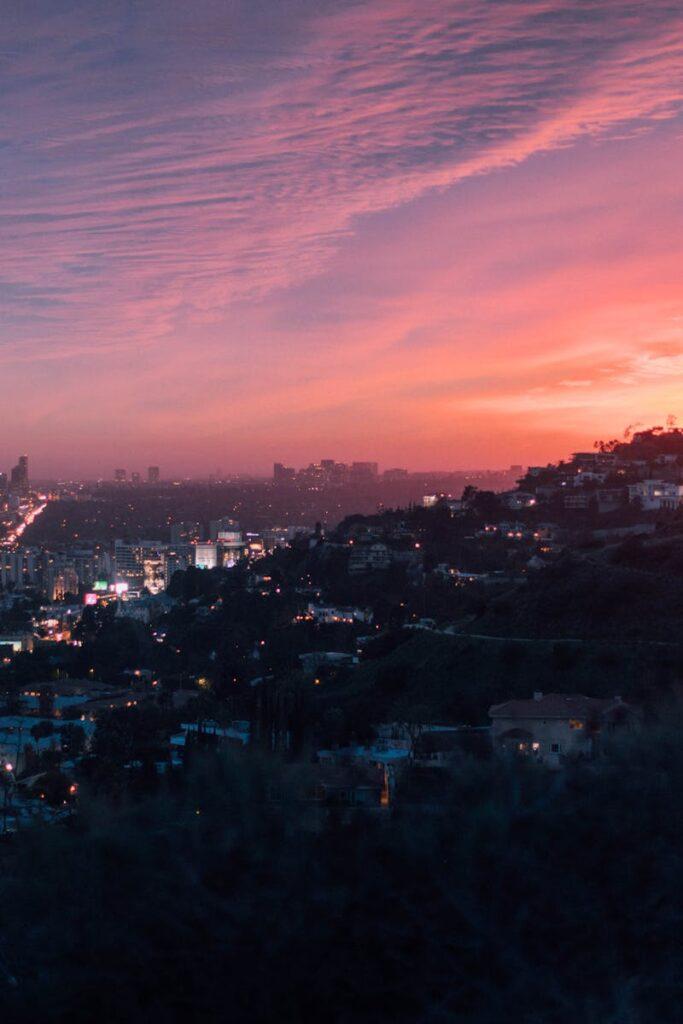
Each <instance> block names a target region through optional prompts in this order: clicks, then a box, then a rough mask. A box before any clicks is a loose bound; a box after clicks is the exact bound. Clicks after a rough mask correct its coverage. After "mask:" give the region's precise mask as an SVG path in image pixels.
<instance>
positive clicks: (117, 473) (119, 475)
mask: <svg viewBox="0 0 683 1024" xmlns="http://www.w3.org/2000/svg"><path fill="white" fill-rule="evenodd" d="M127 477H128V473H127V472H126V470H125V469H115V470H114V480H115V481H116V483H117V484H125V482H126V479H127Z"/></svg>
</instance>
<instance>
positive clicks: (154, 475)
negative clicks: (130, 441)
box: [147, 466, 159, 484]
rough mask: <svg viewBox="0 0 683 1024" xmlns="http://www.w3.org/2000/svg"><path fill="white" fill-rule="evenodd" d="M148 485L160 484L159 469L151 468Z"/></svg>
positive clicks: (156, 467) (149, 469)
mask: <svg viewBox="0 0 683 1024" xmlns="http://www.w3.org/2000/svg"><path fill="white" fill-rule="evenodd" d="M147 483H148V484H158V483H159V467H158V466H150V467H149V468H148V470H147Z"/></svg>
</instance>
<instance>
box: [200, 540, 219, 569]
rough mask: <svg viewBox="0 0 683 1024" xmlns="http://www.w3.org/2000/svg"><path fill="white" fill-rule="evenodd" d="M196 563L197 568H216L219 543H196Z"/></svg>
mask: <svg viewBox="0 0 683 1024" xmlns="http://www.w3.org/2000/svg"><path fill="white" fill-rule="evenodd" d="M194 564H195V566H196V567H197V569H215V568H216V566H217V565H218V545H217V544H213V543H211V542H208V543H206V542H205V543H203V544H195V548H194Z"/></svg>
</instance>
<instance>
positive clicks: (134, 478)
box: [130, 473, 140, 487]
mask: <svg viewBox="0 0 683 1024" xmlns="http://www.w3.org/2000/svg"><path fill="white" fill-rule="evenodd" d="M130 482H131V483H132V485H133V487H139V486H140V474H139V473H131V474H130Z"/></svg>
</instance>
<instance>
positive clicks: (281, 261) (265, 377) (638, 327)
mask: <svg viewBox="0 0 683 1024" xmlns="http://www.w3.org/2000/svg"><path fill="white" fill-rule="evenodd" d="M682 66H683V6H682V5H681V3H680V0H676V2H672V3H667V2H663V0H648V2H643V0H639V2H638V3H628V2H624V0H611V2H610V0H571V2H570V0H538V2H533V0H519V2H517V0H440V2H433V0H387V2H385V0H361V2H350V0H243V2H242V0H220V2H219V0H192V2H187V0H182V2H176V0H163V2H152V0H145V2H139V3H136V2H133V0H130V2H123V0H88V2H85V3H83V2H76V0H73V2H71V0H4V2H3V4H2V21H1V22H0V368H1V374H2V385H3V386H2V395H3V402H2V420H1V426H0V469H6V468H7V466H8V465H9V464H11V463H12V462H13V461H14V460H15V458H16V455H17V454H18V453H19V452H20V451H21V452H24V451H25V452H27V453H28V454H29V456H30V458H31V464H32V471H33V472H34V473H35V474H36V475H52V474H58V473H64V474H65V473H70V474H104V475H107V476H109V475H111V472H112V468H113V467H114V466H118V465H121V466H126V467H128V468H129V469H144V467H146V466H147V465H148V463H150V462H152V463H159V464H160V465H161V466H162V472H163V473H164V474H165V475H170V474H171V473H174V474H175V473H178V474H180V473H197V474H200V473H206V472H209V471H213V470H215V469H216V468H217V467H220V468H222V469H223V470H225V471H226V472H227V471H229V470H230V471H265V470H267V469H268V468H269V467H270V466H271V464H272V462H273V460H275V459H277V460H279V461H284V462H288V463H291V464H296V465H299V464H302V463H308V462H310V461H312V460H315V459H318V458H320V457H323V458H325V457H328V458H337V459H341V460H352V459H370V458H373V459H378V460H379V461H380V463H381V464H382V465H383V466H395V465H398V466H408V467H409V468H412V469H431V468H455V467H479V466H483V467H486V466H488V467H497V466H501V465H507V464H509V463H511V462H514V463H517V462H520V463H537V462H545V461H548V460H550V459H556V458H559V457H561V456H563V455H565V454H567V453H568V452H570V451H572V450H574V449H575V448H577V447H584V446H586V445H588V446H590V445H591V444H592V441H593V440H594V439H595V438H597V437H611V436H615V435H617V434H620V433H621V432H622V431H623V429H624V428H625V427H626V426H627V424H629V423H634V422H641V423H644V424H647V425H651V424H656V423H657V424H659V423H664V422H665V420H666V416H667V415H668V414H672V415H677V416H679V417H681V420H682V421H683V294H682V293H683V230H682V229H683V195H682V193H683V186H682V182H683V138H682V127H683V115H682V105H681V97H682V93H683V73H682Z"/></svg>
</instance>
